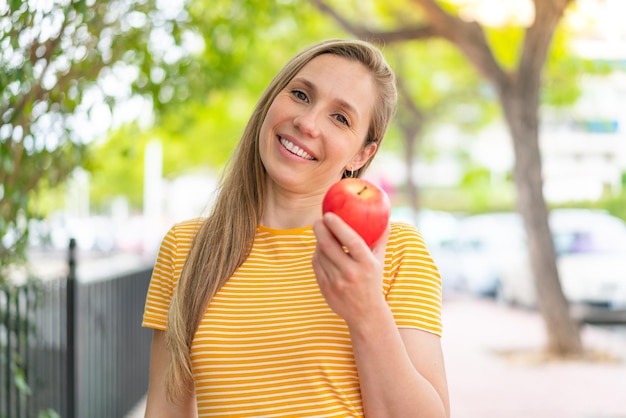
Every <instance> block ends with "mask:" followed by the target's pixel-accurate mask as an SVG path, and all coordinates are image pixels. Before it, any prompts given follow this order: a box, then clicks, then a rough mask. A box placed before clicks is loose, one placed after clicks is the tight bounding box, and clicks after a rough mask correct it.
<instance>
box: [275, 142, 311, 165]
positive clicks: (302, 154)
mask: <svg viewBox="0 0 626 418" xmlns="http://www.w3.org/2000/svg"><path fill="white" fill-rule="evenodd" d="M280 143H281V144H283V146H284V147H285V148H287V149H288V150H289V151H290V152H291V153H292V154H296V155H297V156H298V157H302V158H305V159H307V160H313V159H314V158H313V156H311V155H309V153H307V152H306V151H305V150H303V149H302V148H300V147H298V146H297V145H295V144H293V143H292V142H289V141H287V140H286V139H285V138H280Z"/></svg>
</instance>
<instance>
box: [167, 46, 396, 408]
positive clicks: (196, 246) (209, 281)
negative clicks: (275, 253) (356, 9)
mask: <svg viewBox="0 0 626 418" xmlns="http://www.w3.org/2000/svg"><path fill="white" fill-rule="evenodd" d="M322 54H334V55H338V56H340V57H344V58H346V59H349V60H353V61H358V62H361V63H362V64H363V65H364V66H365V67H367V68H368V69H369V70H370V72H371V74H372V77H373V79H374V80H375V83H376V86H377V88H378V92H377V93H378V100H376V106H375V109H374V112H373V116H372V121H371V123H370V126H369V130H368V133H367V138H366V143H369V142H374V143H377V144H379V143H380V142H381V141H382V139H383V136H384V134H385V132H386V130H387V127H388V125H389V122H390V120H391V118H392V117H393V114H394V112H395V106H396V100H397V97H396V96H397V93H396V86H395V76H394V74H393V71H392V70H391V68H390V67H389V65H388V64H387V62H386V61H385V58H384V57H383V55H382V53H381V51H380V50H379V49H378V48H376V47H375V46H373V45H371V44H369V43H367V42H364V41H359V40H328V41H323V42H320V43H317V44H315V45H313V46H311V47H309V48H307V49H305V50H303V51H302V52H300V53H299V54H298V55H296V56H295V57H294V58H292V59H291V60H290V61H289V62H288V63H287V64H286V65H285V66H284V67H283V69H282V70H281V71H280V72H279V73H278V74H277V75H276V77H274V79H273V80H272V82H271V83H270V84H269V86H268V87H267V89H266V90H265V92H264V93H263V94H262V96H261V98H260V99H259V101H258V103H257V105H256V107H255V109H254V111H253V113H252V116H251V118H250V120H249V121H248V124H247V125H246V128H245V130H244V132H243V135H242V138H241V140H240V142H239V144H238V146H237V148H236V150H235V152H234V154H233V156H232V159H231V161H230V163H229V165H228V166H227V168H226V170H225V172H224V175H223V177H222V181H221V185H220V189H219V193H218V195H217V198H216V201H215V204H214V206H213V208H212V211H211V214H210V215H209V216H208V217H207V218H206V220H204V221H203V222H202V224H201V225H200V226H199V229H198V233H197V235H196V237H195V240H194V242H193V245H192V247H191V251H190V252H189V256H188V257H187V260H186V262H185V265H184V267H183V270H182V273H181V276H180V279H179V282H178V286H177V290H176V291H175V293H174V296H173V298H172V303H171V306H170V310H169V318H168V328H167V341H168V346H169V350H170V353H171V363H170V366H169V370H168V373H167V378H166V379H167V381H166V387H167V394H168V397H169V398H170V399H171V400H176V399H180V398H181V397H182V396H185V395H188V394H187V393H185V392H184V389H183V388H190V387H193V376H192V371H191V357H190V350H191V344H192V341H193V338H194V335H195V333H196V330H197V328H198V326H199V324H200V321H201V319H202V316H203V315H204V313H205V310H206V308H207V306H208V304H209V302H210V300H211V298H212V297H213V296H214V295H215V293H216V292H217V291H218V290H219V289H220V287H221V286H222V285H223V284H224V283H225V282H226V280H228V278H229V277H231V276H232V274H233V273H234V272H235V270H236V269H237V268H238V267H239V266H240V265H241V264H242V263H243V262H244V260H245V259H246V257H247V256H248V253H249V251H250V247H251V245H252V242H253V240H254V235H255V232H256V229H257V226H258V224H259V222H260V219H261V216H262V211H263V207H264V199H265V190H264V187H265V176H266V171H265V168H264V167H263V164H262V163H261V158H260V155H259V131H260V129H261V125H262V123H263V120H264V119H265V115H266V114H267V111H268V109H269V107H270V105H271V104H272V101H273V100H274V98H275V97H276V96H277V94H278V93H279V92H280V91H282V90H283V89H284V88H285V87H286V85H287V84H288V83H289V82H290V81H291V79H292V78H293V77H294V76H295V75H296V74H297V73H298V72H299V71H300V70H301V69H302V67H304V66H305V65H306V64H307V63H308V62H309V61H311V60H312V59H313V58H315V57H317V56H319V55H322ZM370 162H371V159H370V161H368V162H367V164H366V165H364V166H363V167H361V168H360V169H359V170H358V171H355V173H354V174H353V175H356V176H360V175H361V173H362V172H363V171H364V170H365V169H366V168H367V166H368V165H369V163H370Z"/></svg>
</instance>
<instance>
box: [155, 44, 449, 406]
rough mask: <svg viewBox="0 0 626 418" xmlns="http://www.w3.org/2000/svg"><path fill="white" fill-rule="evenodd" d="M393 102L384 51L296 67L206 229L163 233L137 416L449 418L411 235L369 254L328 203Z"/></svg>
mask: <svg viewBox="0 0 626 418" xmlns="http://www.w3.org/2000/svg"><path fill="white" fill-rule="evenodd" d="M395 104H396V90H395V79H394V75H393V72H392V71H391V69H390V68H389V66H388V65H387V63H386V62H385V60H384V58H383V56H382V54H381V52H380V51H379V50H378V49H377V48H375V47H374V46H372V45H370V44H368V43H366V42H361V41H353V40H349V41H346V40H331V41H324V42H321V43H318V44H316V45H313V46H311V47H309V48H308V49H306V50H304V51H302V52H301V53H300V54H298V55H296V56H295V57H294V58H293V59H292V60H291V61H290V62H289V63H287V65H286V66H285V67H284V68H283V69H282V70H281V71H280V72H279V74H278V75H277V76H276V77H275V78H274V80H273V81H272V82H271V83H270V85H269V87H268V88H267V90H266V91H265V93H264V94H263V95H262V97H261V98H260V100H259V103H258V104H257V107H256V109H255V110H254V112H253V114H252V117H251V119H250V121H249V123H248V125H247V127H246V130H245V131H244V133H243V136H242V139H241V141H240V143H239V146H238V148H237V149H236V151H235V153H234V155H233V159H232V161H231V162H230V164H229V166H228V168H227V171H226V172H225V174H224V177H223V179H222V182H221V187H220V190H219V194H218V197H217V199H216V203H215V205H214V207H213V210H212V212H211V214H210V215H209V216H208V217H207V218H206V219H197V220H190V221H187V222H182V223H180V224H177V225H174V226H173V227H172V229H171V230H170V231H169V232H168V234H167V235H166V236H165V238H164V240H163V243H162V246H161V249H160V252H159V255H158V258H157V261H156V264H155V268H154V273H153V277H152V281H151V283H150V288H149V291H148V296H147V300H146V308H145V314H144V320H143V326H145V327H150V328H153V329H154V337H153V342H152V352H151V360H150V364H151V371H150V383H149V390H148V401H147V409H146V417H149V418H154V417H196V416H200V417H361V416H367V417H368V418H373V417H402V418H408V417H448V416H449V406H448V392H447V384H446V376H445V369H444V361H443V356H442V351H441V345H440V336H441V315H440V313H441V280H440V277H439V273H438V271H437V268H436V266H435V265H434V264H433V261H432V259H431V257H430V255H429V253H428V250H427V249H426V246H425V244H424V241H423V239H422V237H421V235H420V234H419V232H418V231H417V230H415V228H413V227H411V226H409V225H406V224H399V223H393V222H392V223H391V225H390V227H389V228H388V230H387V232H386V233H385V234H384V236H383V237H382V238H381V239H380V240H379V242H378V243H376V244H375V245H374V246H373V248H371V249H370V248H369V247H368V246H367V245H366V244H365V242H364V241H363V240H362V239H361V238H360V236H359V235H358V234H357V233H356V232H355V231H353V230H352V229H351V228H350V227H349V226H348V225H347V224H345V223H344V222H343V221H342V220H341V219H340V218H338V217H337V216H333V215H332V214H326V215H324V216H323V217H322V213H321V204H322V199H323V197H324V194H325V193H326V190H327V189H328V188H329V187H330V186H331V185H332V184H333V183H335V182H336V181H338V180H339V179H340V178H342V177H345V176H347V175H354V176H359V175H361V173H362V172H363V171H364V170H365V169H366V168H367V166H368V165H369V164H370V162H371V160H372V157H373V156H374V154H375V153H376V151H377V150H378V147H379V145H380V142H381V140H382V139H383V136H384V134H385V131H386V129H387V126H388V124H389V121H390V119H391V117H392V116H393V113H394V109H395Z"/></svg>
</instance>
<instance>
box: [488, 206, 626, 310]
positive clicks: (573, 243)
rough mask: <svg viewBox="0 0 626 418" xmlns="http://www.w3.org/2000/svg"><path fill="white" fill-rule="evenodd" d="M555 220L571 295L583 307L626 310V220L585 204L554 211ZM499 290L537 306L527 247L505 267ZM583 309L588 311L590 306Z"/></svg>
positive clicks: (564, 284)
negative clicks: (586, 208)
mask: <svg viewBox="0 0 626 418" xmlns="http://www.w3.org/2000/svg"><path fill="white" fill-rule="evenodd" d="M549 222H550V229H551V231H552V235H553V241H554V245H555V250H556V254H557V269H558V272H559V276H560V281H561V286H562V289H563V293H564V295H565V297H566V299H567V300H568V301H569V302H570V303H571V304H572V305H578V306H582V307H583V308H584V307H590V308H601V309H608V310H626V223H625V222H623V221H622V220H621V219H619V218H616V217H614V216H611V215H610V214H608V213H607V212H604V211H600V210H582V209H558V210H553V211H551V213H550V218H549ZM498 295H499V298H501V299H502V300H503V301H505V302H508V303H515V304H519V305H522V306H527V307H535V306H536V305H537V297H536V294H535V289H534V284H533V276H532V272H531V268H530V263H529V260H528V254H527V251H526V249H525V247H524V250H523V251H522V252H520V253H519V256H518V257H516V258H514V259H512V260H511V261H510V262H509V263H508V264H507V266H506V268H505V269H504V270H503V271H502V274H501V277H500V287H499V290H498ZM579 312H580V315H582V316H584V315H585V309H583V310H579ZM590 312H591V311H590ZM583 319H584V318H583Z"/></svg>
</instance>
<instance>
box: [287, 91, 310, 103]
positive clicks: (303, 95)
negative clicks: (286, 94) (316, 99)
mask: <svg viewBox="0 0 626 418" xmlns="http://www.w3.org/2000/svg"><path fill="white" fill-rule="evenodd" d="M291 94H293V96H294V97H295V98H296V99H298V100H302V101H303V102H308V101H309V98H308V96H307V95H306V93H304V92H303V91H302V90H291Z"/></svg>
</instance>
